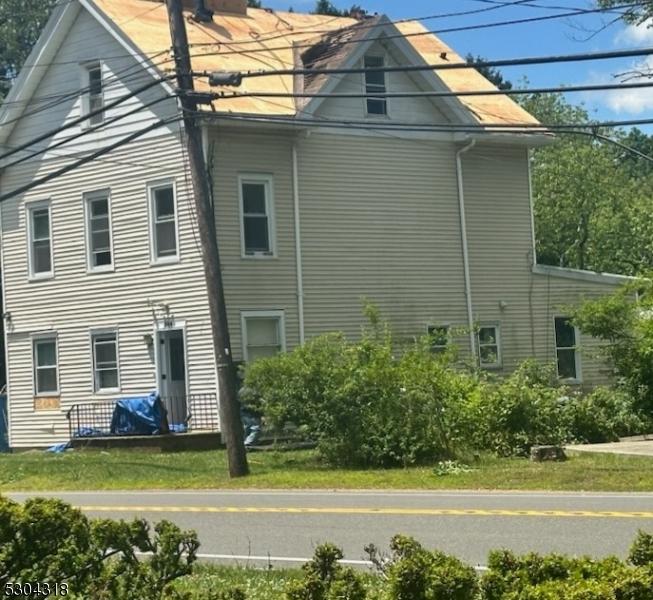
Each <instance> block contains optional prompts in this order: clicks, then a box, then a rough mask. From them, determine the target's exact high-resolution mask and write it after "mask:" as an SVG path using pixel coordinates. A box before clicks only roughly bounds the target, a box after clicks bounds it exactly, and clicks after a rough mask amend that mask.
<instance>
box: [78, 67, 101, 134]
mask: <svg viewBox="0 0 653 600" xmlns="http://www.w3.org/2000/svg"><path fill="white" fill-rule="evenodd" d="M82 89H83V90H84V95H83V96H82V110H83V112H84V114H89V113H91V112H94V111H96V110H99V111H100V112H98V113H97V114H95V115H92V116H90V117H89V119H88V125H99V124H100V123H102V122H104V112H103V111H102V110H101V109H102V107H103V106H104V90H103V83H102V64H101V63H99V62H96V63H92V64H88V65H85V66H84V77H83V86H82Z"/></svg>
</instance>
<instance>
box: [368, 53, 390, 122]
mask: <svg viewBox="0 0 653 600" xmlns="http://www.w3.org/2000/svg"><path fill="white" fill-rule="evenodd" d="M363 60H364V65H365V69H378V68H383V67H385V58H383V56H375V55H368V56H366V57H365V58H364V59H363ZM365 93H366V94H370V95H374V94H385V93H386V83H385V72H384V71H366V72H365ZM366 103H367V114H368V115H387V114H388V101H387V100H386V98H385V96H380V97H377V98H367V99H366Z"/></svg>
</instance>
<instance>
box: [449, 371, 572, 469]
mask: <svg viewBox="0 0 653 600" xmlns="http://www.w3.org/2000/svg"><path fill="white" fill-rule="evenodd" d="M550 382H551V372H550V368H549V367H545V366H542V365H539V364H538V363H537V362H536V361H532V360H528V361H525V362H523V363H522V364H521V365H519V367H518V368H517V369H516V371H515V372H514V373H513V374H512V375H510V376H509V377H507V378H506V379H504V380H498V379H497V380H488V381H486V382H484V383H483V384H482V386H481V388H480V389H479V390H477V391H476V393H473V394H471V395H470V396H468V398H467V399H466V401H464V402H463V403H461V405H460V407H459V413H458V419H459V422H458V426H457V431H458V432H459V434H460V432H463V433H464V435H465V437H466V439H467V441H468V445H469V446H470V447H471V448H472V449H476V450H481V451H488V450H489V451H491V452H494V453H495V454H498V455H499V456H525V455H527V454H528V453H529V451H530V448H531V447H532V446H534V445H538V444H560V443H563V442H565V441H566V439H567V437H568V436H569V427H568V422H567V419H566V417H565V415H564V414H563V413H562V412H561V407H562V405H563V402H564V397H565V396H566V395H569V394H570V392H569V391H568V390H567V389H566V388H564V387H553V386H552V385H551V383H550Z"/></svg>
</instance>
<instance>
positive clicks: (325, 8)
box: [313, 0, 349, 17]
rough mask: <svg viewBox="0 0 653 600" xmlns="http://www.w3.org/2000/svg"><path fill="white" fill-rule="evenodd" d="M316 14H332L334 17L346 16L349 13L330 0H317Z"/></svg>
mask: <svg viewBox="0 0 653 600" xmlns="http://www.w3.org/2000/svg"><path fill="white" fill-rule="evenodd" d="M313 14H314V15H330V16H332V17H346V16H347V15H348V14H349V11H348V10H340V9H338V8H336V7H335V6H334V5H333V4H332V3H331V1H330V0H317V2H316V3H315V10H313Z"/></svg>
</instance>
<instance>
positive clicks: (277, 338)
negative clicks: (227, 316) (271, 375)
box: [242, 311, 285, 362]
mask: <svg viewBox="0 0 653 600" xmlns="http://www.w3.org/2000/svg"><path fill="white" fill-rule="evenodd" d="M242 333H243V355H244V357H245V360H246V361H248V362H251V361H255V360H257V359H259V358H269V357H271V356H275V355H276V354H278V353H279V352H282V351H283V350H284V349H285V340H284V318H283V311H269V312H244V313H242Z"/></svg>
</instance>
